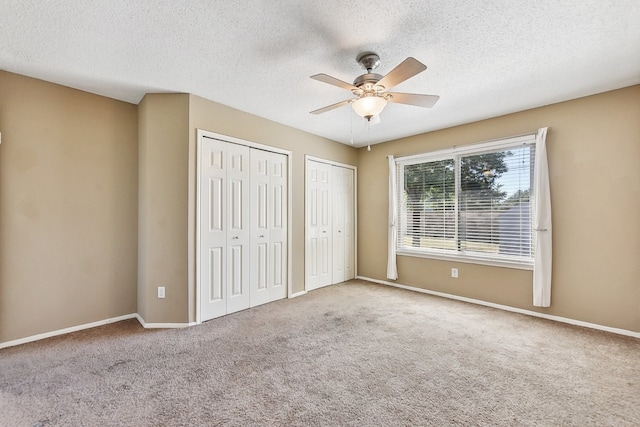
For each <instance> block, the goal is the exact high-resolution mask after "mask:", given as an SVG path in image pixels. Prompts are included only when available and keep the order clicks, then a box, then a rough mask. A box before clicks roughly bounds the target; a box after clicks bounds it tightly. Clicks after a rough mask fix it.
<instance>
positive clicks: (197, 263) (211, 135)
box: [195, 129, 293, 324]
mask: <svg viewBox="0 0 640 427" xmlns="http://www.w3.org/2000/svg"><path fill="white" fill-rule="evenodd" d="M196 131H197V132H196V135H197V136H196V231H195V232H196V238H195V244H196V250H195V258H196V259H195V272H196V295H195V297H196V301H195V303H196V304H195V305H196V307H195V308H196V324H200V323H202V314H201V312H200V291H201V286H202V285H201V283H200V219H201V218H200V208H201V206H200V190H201V183H200V181H201V177H202V170H201V167H200V160H201V159H202V140H203V139H204V138H209V139H217V140H218V141H223V142H229V143H232V144H238V145H244V146H247V147H249V148H256V149H259V150H264V151H269V152H272V153H279V154H284V155H286V156H287V169H288V171H287V216H288V218H287V245H288V250H287V298H291V297H292V295H293V291H292V286H293V284H292V280H293V266H292V258H293V251H292V247H293V246H292V245H293V233H292V230H293V194H292V191H291V182H292V177H293V171H292V163H293V161H292V160H293V159H292V157H293V152H291V151H289V150H283V149H281V148H277V147H272V146H270V145H265V144H260V143H257V142H253V141H247V140H244V139H240V138H235V137H233V136H229V135H223V134H220V133H215V132H210V131H207V130H204V129H196Z"/></svg>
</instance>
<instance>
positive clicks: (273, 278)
mask: <svg viewBox="0 0 640 427" xmlns="http://www.w3.org/2000/svg"><path fill="white" fill-rule="evenodd" d="M269 155H270V158H271V164H270V166H271V168H270V179H269V185H270V191H269V212H270V213H271V215H268V216H267V220H268V224H269V266H270V267H271V269H270V273H269V281H268V282H267V283H268V287H269V301H275V300H279V299H283V298H286V297H287V287H288V282H287V272H288V240H287V236H288V234H287V229H288V223H289V218H288V205H287V204H288V200H289V195H288V192H287V182H288V174H289V172H288V164H289V162H288V157H287V156H286V155H284V154H278V153H269Z"/></svg>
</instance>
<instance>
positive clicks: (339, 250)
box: [331, 166, 346, 283]
mask: <svg viewBox="0 0 640 427" xmlns="http://www.w3.org/2000/svg"><path fill="white" fill-rule="evenodd" d="M345 171H346V169H345V168H341V167H338V166H332V167H331V199H332V202H333V208H332V216H333V224H332V227H331V228H332V233H333V245H332V259H333V272H332V279H331V283H340V282H344V281H345V271H344V268H345V265H346V263H345V251H344V248H345V231H344V226H345V216H346V215H345V207H346V206H345Z"/></svg>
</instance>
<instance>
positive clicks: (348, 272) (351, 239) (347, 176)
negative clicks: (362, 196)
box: [343, 168, 356, 280]
mask: <svg viewBox="0 0 640 427" xmlns="http://www.w3.org/2000/svg"><path fill="white" fill-rule="evenodd" d="M343 173H344V175H343V179H344V228H343V229H344V232H343V234H344V280H350V279H353V278H354V277H356V268H355V262H356V258H355V255H356V248H355V246H356V238H355V237H356V230H355V219H356V216H355V212H356V209H355V200H356V198H355V171H354V170H353V169H347V168H343Z"/></svg>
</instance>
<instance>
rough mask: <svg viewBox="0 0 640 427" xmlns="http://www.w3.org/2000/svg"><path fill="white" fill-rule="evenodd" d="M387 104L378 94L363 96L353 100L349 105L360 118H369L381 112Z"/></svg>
mask: <svg viewBox="0 0 640 427" xmlns="http://www.w3.org/2000/svg"><path fill="white" fill-rule="evenodd" d="M386 105H387V100H386V99H384V98H381V97H379V96H363V97H362V98H359V99H357V100H355V101H354V102H353V103H352V104H351V107H352V108H353V111H355V112H356V114H357V115H359V116H360V117H362V118H365V119H366V118H371V117H373V116H376V115H378V114H380V113H382V110H384V107H386Z"/></svg>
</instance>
